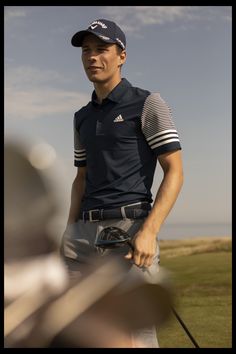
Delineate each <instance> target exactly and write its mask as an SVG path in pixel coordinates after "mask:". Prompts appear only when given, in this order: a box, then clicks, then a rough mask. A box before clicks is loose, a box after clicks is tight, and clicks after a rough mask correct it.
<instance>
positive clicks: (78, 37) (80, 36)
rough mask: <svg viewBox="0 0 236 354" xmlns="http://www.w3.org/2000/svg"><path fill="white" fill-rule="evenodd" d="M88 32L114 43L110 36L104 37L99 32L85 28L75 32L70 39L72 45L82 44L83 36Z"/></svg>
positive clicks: (104, 40) (79, 45)
mask: <svg viewBox="0 0 236 354" xmlns="http://www.w3.org/2000/svg"><path fill="white" fill-rule="evenodd" d="M88 34H94V35H95V36H96V37H98V38H99V39H101V40H102V41H103V42H106V43H116V42H115V41H114V40H112V39H110V38H108V39H105V38H104V36H103V35H102V34H100V33H97V32H94V31H90V30H85V31H79V32H77V33H75V34H74V36H73V37H72V39H71V44H72V45H73V46H74V47H81V46H82V44H83V40H84V37H85V36H86V35H88Z"/></svg>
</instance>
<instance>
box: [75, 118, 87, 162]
mask: <svg viewBox="0 0 236 354" xmlns="http://www.w3.org/2000/svg"><path fill="white" fill-rule="evenodd" d="M73 128H74V165H75V166H76V167H83V166H86V150H85V149H84V147H83V146H82V144H81V142H80V138H79V132H78V130H77V127H76V115H75V116H74V124H73Z"/></svg>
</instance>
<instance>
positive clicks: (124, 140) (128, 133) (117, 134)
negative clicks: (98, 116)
mask: <svg viewBox="0 0 236 354" xmlns="http://www.w3.org/2000/svg"><path fill="white" fill-rule="evenodd" d="M114 120H115V121H114ZM139 134H140V133H139V129H138V126H137V123H136V122H135V121H134V120H121V119H120V120H118V119H117V120H116V119H112V120H111V121H110V122H109V123H108V122H106V124H105V122H104V123H103V122H101V121H97V125H96V139H97V140H98V141H99V145H100V146H102V147H103V148H105V149H115V148H117V147H119V148H122V149H125V148H128V147H129V146H130V145H131V144H134V142H136V141H137V139H138V136H139ZM128 145H129V146H128Z"/></svg>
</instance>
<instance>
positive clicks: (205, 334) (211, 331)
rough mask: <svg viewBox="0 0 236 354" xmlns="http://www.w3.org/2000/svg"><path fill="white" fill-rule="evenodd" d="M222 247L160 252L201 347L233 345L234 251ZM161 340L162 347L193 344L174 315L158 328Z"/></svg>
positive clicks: (184, 316)
mask: <svg viewBox="0 0 236 354" xmlns="http://www.w3.org/2000/svg"><path fill="white" fill-rule="evenodd" d="M181 242H183V241H181ZM177 247H178V245H177V243H176V249H177ZM222 249H223V250H222V251H221V250H220V249H219V245H216V250H215V252H214V250H212V248H211V250H210V252H206V253H200V252H199V253H194V252H193V254H190V255H178V256H176V257H173V253H172V256H171V257H168V256H167V255H165V253H164V255H162V253H161V266H163V267H164V268H166V269H167V270H169V271H170V273H171V284H172V285H173V289H174V292H175V299H174V300H175V305H174V307H175V309H176V310H177V312H178V314H179V315H180V317H181V318H182V320H183V321H184V322H185V324H186V325H187V327H188V329H189V330H190V332H191V334H192V335H193V337H194V338H195V339H196V341H197V342H198V344H199V346H200V348H232V293H231V291H232V278H231V276H232V252H231V248H228V249H227V250H226V251H225V248H222ZM177 253H178V252H177ZM158 340H159V344H160V347H161V348H191V347H194V346H193V344H192V343H191V341H190V339H189V338H188V336H187V334H186V333H185V332H184V330H183V328H182V327H181V325H180V324H179V322H178V321H177V319H176V318H175V317H174V316H171V317H170V318H169V319H168V320H167V321H166V322H165V323H164V324H163V325H162V327H161V328H159V329H158Z"/></svg>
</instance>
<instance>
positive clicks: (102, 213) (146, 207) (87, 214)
mask: <svg viewBox="0 0 236 354" xmlns="http://www.w3.org/2000/svg"><path fill="white" fill-rule="evenodd" d="M150 210H151V205H150V203H148V202H139V203H133V204H129V205H125V206H122V207H119V208H115V209H93V210H87V211H81V212H80V214H79V219H82V220H83V221H90V222H93V221H102V220H108V219H141V218H144V217H145V216H147V215H148V213H149V211H150Z"/></svg>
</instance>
